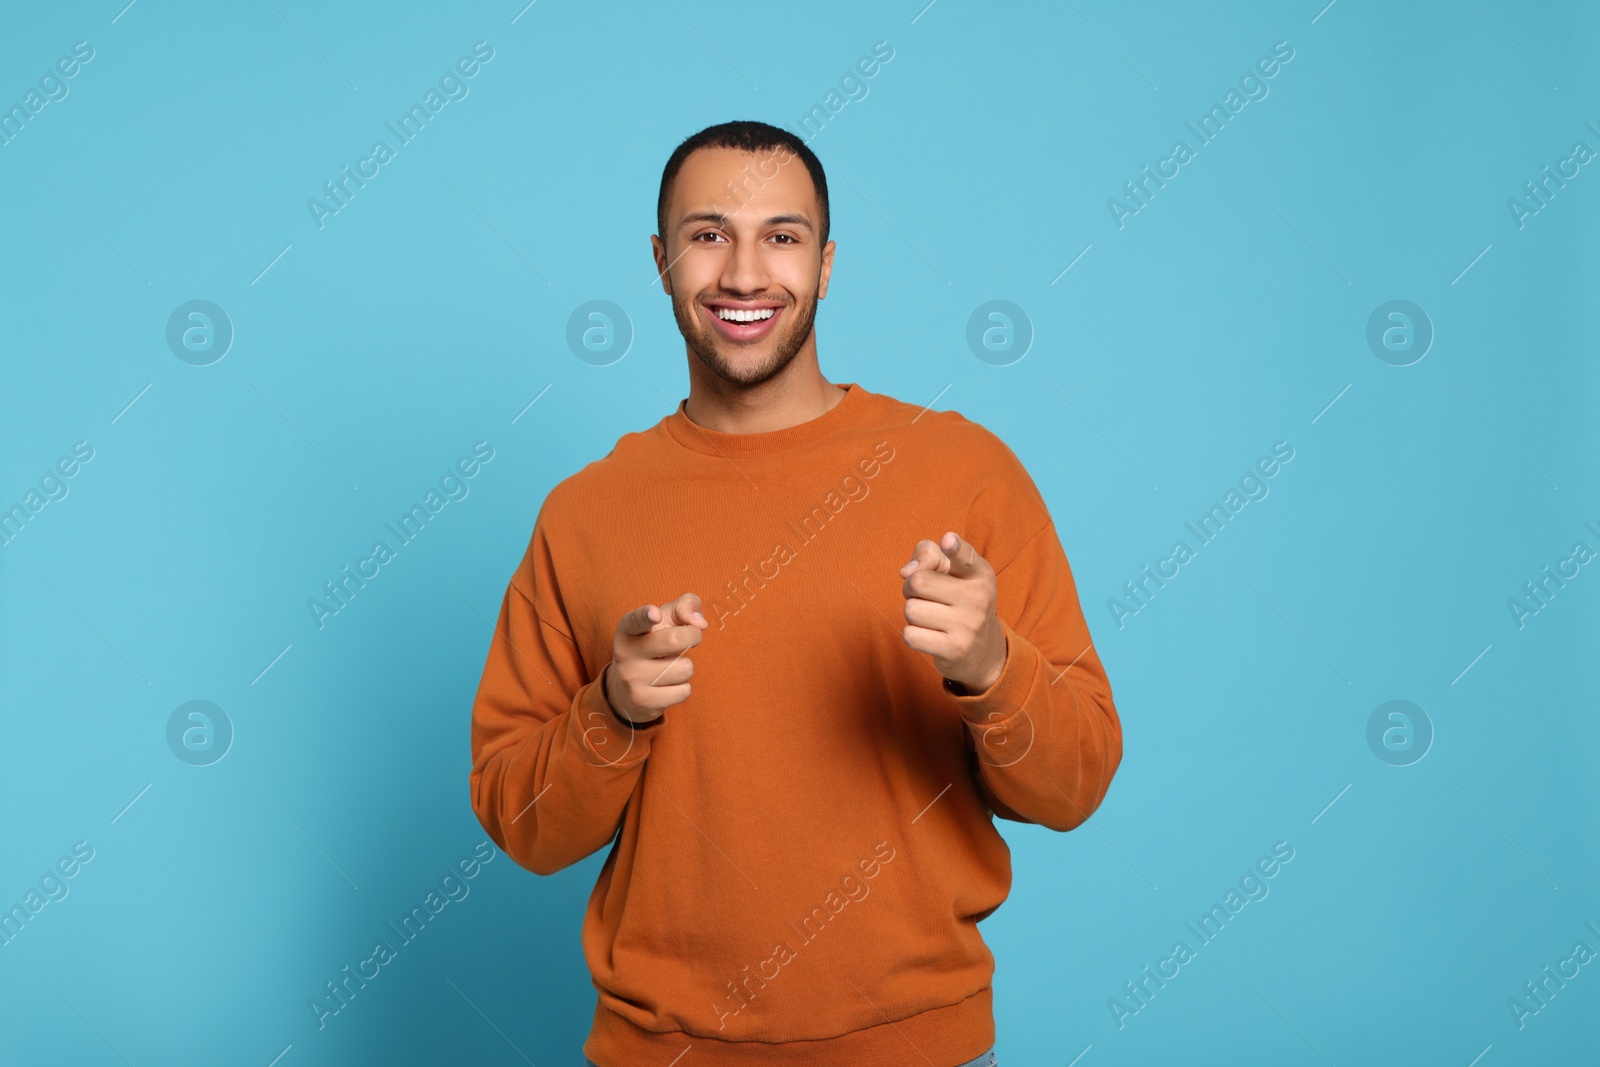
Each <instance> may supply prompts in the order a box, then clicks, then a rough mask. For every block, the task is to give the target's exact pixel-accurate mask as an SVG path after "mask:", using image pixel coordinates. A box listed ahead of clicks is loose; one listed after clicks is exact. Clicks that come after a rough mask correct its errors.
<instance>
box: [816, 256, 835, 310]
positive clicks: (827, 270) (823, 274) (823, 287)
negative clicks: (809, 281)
mask: <svg viewBox="0 0 1600 1067" xmlns="http://www.w3.org/2000/svg"><path fill="white" fill-rule="evenodd" d="M832 276H833V242H832V241H829V242H828V243H827V244H825V245H823V246H822V269H821V271H820V272H819V273H818V275H817V299H818V300H824V299H826V298H827V296H828V279H829V278H831V277H832Z"/></svg>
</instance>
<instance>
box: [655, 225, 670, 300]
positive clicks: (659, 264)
mask: <svg viewBox="0 0 1600 1067" xmlns="http://www.w3.org/2000/svg"><path fill="white" fill-rule="evenodd" d="M650 254H651V256H652V257H653V258H654V259H655V261H656V274H658V275H659V276H660V278H661V291H662V292H664V293H666V294H667V295H668V296H671V295H672V275H671V274H670V273H669V272H668V271H667V264H668V262H670V261H669V260H668V259H667V246H666V242H664V241H662V240H661V238H660V237H658V236H657V235H656V234H651V235H650Z"/></svg>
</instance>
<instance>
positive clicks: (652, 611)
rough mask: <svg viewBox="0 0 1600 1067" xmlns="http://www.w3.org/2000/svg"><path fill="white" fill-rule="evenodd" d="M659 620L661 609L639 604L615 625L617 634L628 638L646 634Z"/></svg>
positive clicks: (651, 605)
mask: <svg viewBox="0 0 1600 1067" xmlns="http://www.w3.org/2000/svg"><path fill="white" fill-rule="evenodd" d="M660 619H661V609H660V608H658V607H656V606H655V605H654V604H641V605H640V606H638V607H636V608H634V609H633V610H632V611H630V612H628V613H627V614H626V615H624V616H623V617H622V621H621V622H619V623H617V632H618V633H619V634H627V635H628V636H630V637H638V636H640V635H642V634H647V633H649V632H650V631H651V629H652V628H653V627H654V626H655V624H656V622H658V621H659V620H660Z"/></svg>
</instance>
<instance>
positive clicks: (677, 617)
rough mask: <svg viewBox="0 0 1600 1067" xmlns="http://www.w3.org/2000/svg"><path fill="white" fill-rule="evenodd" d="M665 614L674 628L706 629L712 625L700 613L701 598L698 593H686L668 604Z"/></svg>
mask: <svg viewBox="0 0 1600 1067" xmlns="http://www.w3.org/2000/svg"><path fill="white" fill-rule="evenodd" d="M663 614H664V617H665V618H666V620H667V622H668V623H669V624H670V625H673V626H699V627H700V628H701V629H704V628H705V627H707V626H709V625H710V624H709V623H707V622H706V617H705V616H704V615H703V614H701V612H700V596H699V594H697V593H684V594H683V595H682V596H680V597H678V598H677V599H676V600H674V601H672V602H671V603H670V604H667V605H666V606H665V609H664V612H663Z"/></svg>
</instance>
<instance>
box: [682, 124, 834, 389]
mask: <svg viewBox="0 0 1600 1067" xmlns="http://www.w3.org/2000/svg"><path fill="white" fill-rule="evenodd" d="M780 161H781V162H780ZM819 225H820V220H819V218H818V205H817V198H816V190H815V188H814V187H813V186H812V184H811V175H810V173H809V172H808V171H807V170H806V168H805V164H804V163H802V162H801V161H800V159H799V158H798V157H796V156H794V155H793V154H791V153H788V152H784V151H781V150H774V151H763V152H760V153H747V152H739V151H736V150H734V149H728V148H702V149H700V150H698V151H696V152H694V153H692V154H691V155H690V156H689V157H688V158H687V159H686V160H684V162H683V169H681V170H680V171H679V172H678V175H677V178H676V179H675V180H674V181H673V185H672V190H671V195H670V200H669V203H668V204H667V218H666V227H667V230H668V232H667V233H664V234H661V235H660V236H659V237H651V239H650V244H651V246H652V248H653V249H654V251H655V257H656V269H657V270H658V271H660V272H662V274H663V275H664V277H663V279H662V286H663V288H665V289H666V291H667V292H668V294H669V295H671V297H672V313H673V316H674V317H675V318H676V319H677V320H678V329H679V331H680V332H682V334H683V339H684V341H685V342H686V343H687V344H688V346H689V350H690V351H692V352H693V353H694V354H695V355H696V356H697V357H698V358H699V359H700V361H701V362H702V363H703V364H705V366H706V367H707V368H708V369H710V370H711V372H712V373H714V374H716V375H717V376H718V377H719V378H721V379H723V380H724V381H726V382H730V383H733V384H736V385H743V386H754V385H759V384H761V383H762V382H765V381H767V380H768V379H770V378H772V377H773V376H774V375H776V374H778V373H779V372H780V371H782V370H783V369H784V368H785V367H787V366H788V365H789V363H790V361H791V360H793V359H794V357H795V355H796V354H797V353H799V352H800V351H801V349H802V348H804V347H805V346H806V344H807V342H808V341H810V339H811V335H812V324H813V321H814V320H815V318H816V311H817V301H818V300H820V299H822V298H824V297H825V296H827V294H828V276H829V274H830V273H831V272H832V270H833V242H832V241H829V242H828V243H827V245H826V246H824V245H822V244H821V242H820V241H819V240H818V237H819V236H820V235H819V233H818V230H817V227H818V226H819ZM729 319H746V320H751V321H747V322H738V321H729Z"/></svg>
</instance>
